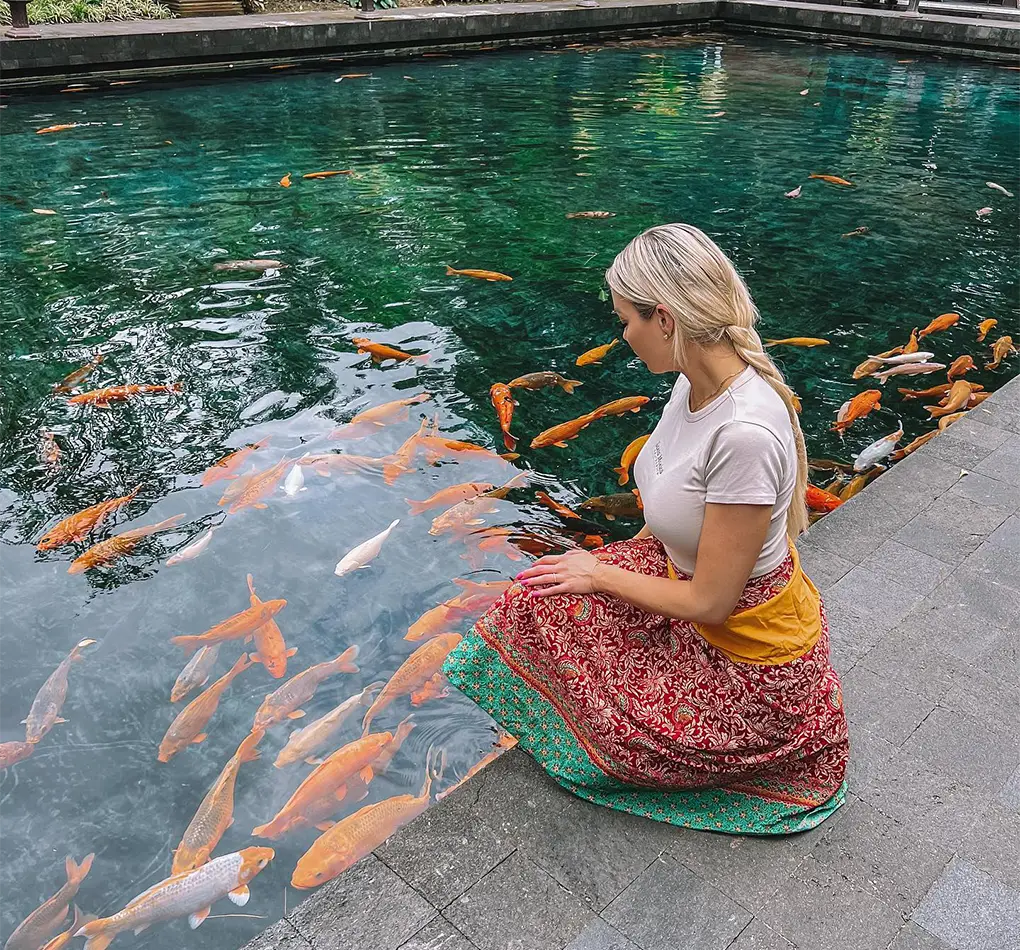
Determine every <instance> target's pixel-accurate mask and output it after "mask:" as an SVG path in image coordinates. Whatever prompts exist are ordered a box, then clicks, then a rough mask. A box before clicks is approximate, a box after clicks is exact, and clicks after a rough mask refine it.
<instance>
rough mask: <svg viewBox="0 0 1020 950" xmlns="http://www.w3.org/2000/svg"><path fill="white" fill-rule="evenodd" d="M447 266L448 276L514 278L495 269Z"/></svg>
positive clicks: (486, 278) (492, 278)
mask: <svg viewBox="0 0 1020 950" xmlns="http://www.w3.org/2000/svg"><path fill="white" fill-rule="evenodd" d="M445 267H446V276H447V277H452V276H454V275H459V276H461V277H474V278H475V279H476V280H492V281H496V280H513V278H512V277H508V276H507V275H506V274H501V273H499V271H494V270H472V269H471V268H465V269H464V270H457V268H455V267H451V266H450V265H449V264H446V265H445Z"/></svg>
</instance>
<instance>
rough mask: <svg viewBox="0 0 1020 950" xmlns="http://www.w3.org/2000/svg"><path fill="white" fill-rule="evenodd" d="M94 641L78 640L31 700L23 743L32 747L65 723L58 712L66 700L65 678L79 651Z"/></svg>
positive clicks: (77, 659) (25, 720)
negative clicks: (54, 728)
mask: <svg viewBox="0 0 1020 950" xmlns="http://www.w3.org/2000/svg"><path fill="white" fill-rule="evenodd" d="M95 642H96V641H95V640H90V639H85V640H79V641H78V642H77V643H76V644H75V645H74V647H73V649H72V650H71V652H70V653H68V654H67V656H66V657H64V659H63V660H61V662H60V665H59V666H58V667H57V668H56V669H55V670H54V671H53V672H52V673H50V675H49V676H48V677H47V678H46V682H45V683H43V684H42V686H41V687H40V688H39V692H38V693H36V694H35V699H34V700H32V708H31V709H30V710H29V711H28V716H27V717H26V718H25V719H24V720H23V721H24V723H25V741H26V742H30V743H32V744H33V745H34V744H35V743H37V742H38V741H39V740H40V739H42V737H43V736H44V735H46V733H47V732H49V731H50V729H52V728H53V726H54V725H55V724H56V723H58V722H67V720H66V719H61V718H60V710H61V708H63V705H64V700H65V699H66V698H67V676H68V673H70V671H71V664H72V663H77V662H78V661H79V660H81V659H82V654H81V651H82V650H84V649H85V647H87V646H91V645H92V644H93V643H95Z"/></svg>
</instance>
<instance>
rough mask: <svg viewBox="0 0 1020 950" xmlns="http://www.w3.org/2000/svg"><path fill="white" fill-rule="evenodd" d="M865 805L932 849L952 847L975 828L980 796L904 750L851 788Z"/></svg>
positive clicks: (967, 786)
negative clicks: (901, 826)
mask: <svg viewBox="0 0 1020 950" xmlns="http://www.w3.org/2000/svg"><path fill="white" fill-rule="evenodd" d="M855 791H856V792H857V794H858V795H859V796H860V797H861V798H862V799H864V801H866V802H867V803H868V804H869V805H871V806H872V807H874V808H876V809H877V810H878V811H880V812H882V813H883V814H885V815H888V816H889V817H890V818H895V819H896V820H897V821H898V822H900V824H902V825H904V826H905V827H906V828H907V829H908V830H909V831H911V832H913V833H914V834H915V835H916V836H917V837H918V838H920V839H921V840H922V841H927V842H929V843H930V844H933V845H934V846H935V847H936V848H941V847H943V846H948V847H955V846H956V843H957V842H958V841H959V840H960V839H961V838H962V837H963V835H964V834H966V832H967V831H968V830H969V829H970V826H971V825H972V824H973V823H974V820H975V813H976V811H977V809H978V808H980V807H981V805H982V803H983V801H984V796H983V795H982V794H980V793H979V792H978V791H977V789H975V788H973V787H972V786H970V785H967V784H966V783H964V782H961V781H959V780H957V779H956V778H954V777H953V776H951V775H947V774H946V773H945V772H942V771H939V770H938V769H937V768H935V766H933V765H932V764H931V762H929V761H928V760H926V759H923V758H921V757H920V756H917V755H914V754H912V753H911V752H910V751H908V750H907V749H897V750H896V751H895V752H894V753H893V755H892V756H891V757H890V758H889V759H888V760H886V761H885V762H884V763H883V767H882V768H881V769H880V770H876V772H875V773H874V774H872V775H869V776H868V778H867V780H866V781H865V782H862V783H860V784H858V785H857V786H856V787H855Z"/></svg>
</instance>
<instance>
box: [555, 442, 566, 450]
mask: <svg viewBox="0 0 1020 950" xmlns="http://www.w3.org/2000/svg"><path fill="white" fill-rule="evenodd" d="M553 445H555V446H556V448H558V449H565V448H566V447H567V443H566V442H553Z"/></svg>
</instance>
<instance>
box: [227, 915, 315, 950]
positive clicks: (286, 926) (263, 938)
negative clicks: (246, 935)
mask: <svg viewBox="0 0 1020 950" xmlns="http://www.w3.org/2000/svg"><path fill="white" fill-rule="evenodd" d="M311 946H312V945H311V944H310V943H309V942H308V941H307V940H306V939H305V938H304V937H302V936H301V934H300V933H298V932H297V930H295V929H294V925H293V924H291V923H290V921H288V920H286V919H284V920H278V921H277V922H276V923H275V924H273V926H272V927H268V928H267V929H266V930H263V931H262V933H260V934H259V935H258V936H257V937H256V938H255V939H254V940H252V941H250V942H249V943H246V944H245V945H244V947H243V950H310V948H311Z"/></svg>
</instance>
